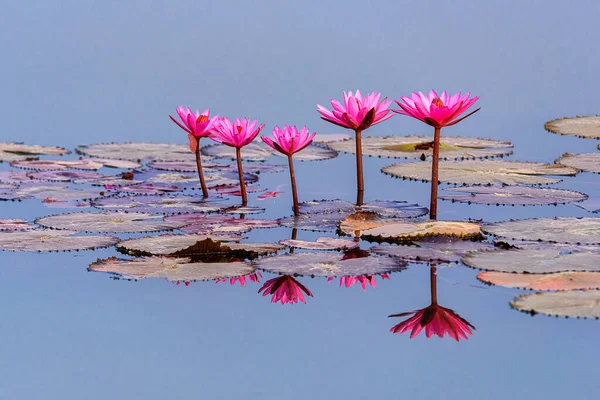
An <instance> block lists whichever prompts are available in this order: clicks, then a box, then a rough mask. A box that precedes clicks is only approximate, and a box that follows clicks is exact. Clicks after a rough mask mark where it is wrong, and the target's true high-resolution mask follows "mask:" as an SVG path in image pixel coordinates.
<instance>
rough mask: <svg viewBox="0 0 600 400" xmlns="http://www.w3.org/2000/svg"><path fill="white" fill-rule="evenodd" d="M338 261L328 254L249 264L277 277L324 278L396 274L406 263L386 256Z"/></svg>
mask: <svg viewBox="0 0 600 400" xmlns="http://www.w3.org/2000/svg"><path fill="white" fill-rule="evenodd" d="M342 258H343V257H342V256H341V255H339V254H330V253H299V254H285V255H280V256H273V257H264V258H261V259H258V260H256V261H254V262H253V265H254V266H255V267H256V268H259V269H262V270H265V271H268V272H273V273H277V274H283V275H305V276H325V277H330V276H334V277H335V276H358V275H375V274H383V273H390V272H400V271H403V270H405V269H406V267H407V264H406V262H404V261H400V260H397V259H394V258H390V257H373V256H370V257H360V258H349V259H345V260H344V259H342Z"/></svg>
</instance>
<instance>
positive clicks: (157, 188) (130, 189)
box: [116, 183, 183, 195]
mask: <svg viewBox="0 0 600 400" xmlns="http://www.w3.org/2000/svg"><path fill="white" fill-rule="evenodd" d="M116 189H117V190H118V191H119V193H128V194H156V195H159V194H165V193H172V192H181V191H182V190H183V189H181V188H180V187H178V186H174V185H162V184H158V183H157V184H156V185H155V184H153V183H147V184H142V185H130V186H120V187H118V188H116Z"/></svg>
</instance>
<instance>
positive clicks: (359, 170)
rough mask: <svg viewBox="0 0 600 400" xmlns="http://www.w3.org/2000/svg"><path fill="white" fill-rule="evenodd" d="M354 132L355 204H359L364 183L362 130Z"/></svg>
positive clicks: (361, 201)
mask: <svg viewBox="0 0 600 400" xmlns="http://www.w3.org/2000/svg"><path fill="white" fill-rule="evenodd" d="M355 133H356V189H357V191H358V194H357V196H356V205H357V206H361V205H362V203H363V196H364V191H365V183H364V181H363V165H362V138H361V134H362V131H358V130H357V131H355Z"/></svg>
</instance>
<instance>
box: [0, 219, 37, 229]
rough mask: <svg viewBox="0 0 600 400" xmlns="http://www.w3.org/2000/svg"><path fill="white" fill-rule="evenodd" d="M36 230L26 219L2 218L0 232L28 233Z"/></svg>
mask: <svg viewBox="0 0 600 400" xmlns="http://www.w3.org/2000/svg"><path fill="white" fill-rule="evenodd" d="M33 228H35V225H31V224H29V221H27V220H26V219H10V218H0V231H28V230H31V229H33Z"/></svg>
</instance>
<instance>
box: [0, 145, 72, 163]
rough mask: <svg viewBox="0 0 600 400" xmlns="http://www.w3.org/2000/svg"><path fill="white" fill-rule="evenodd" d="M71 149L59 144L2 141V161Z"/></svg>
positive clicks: (64, 152) (62, 152)
mask: <svg viewBox="0 0 600 400" xmlns="http://www.w3.org/2000/svg"><path fill="white" fill-rule="evenodd" d="M70 152H71V151H70V150H67V149H64V148H62V147H57V146H38V145H27V144H23V143H11V142H0V162H3V161H18V160H25V159H26V158H28V157H31V156H35V155H57V156H59V155H63V154H68V153H70Z"/></svg>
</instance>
